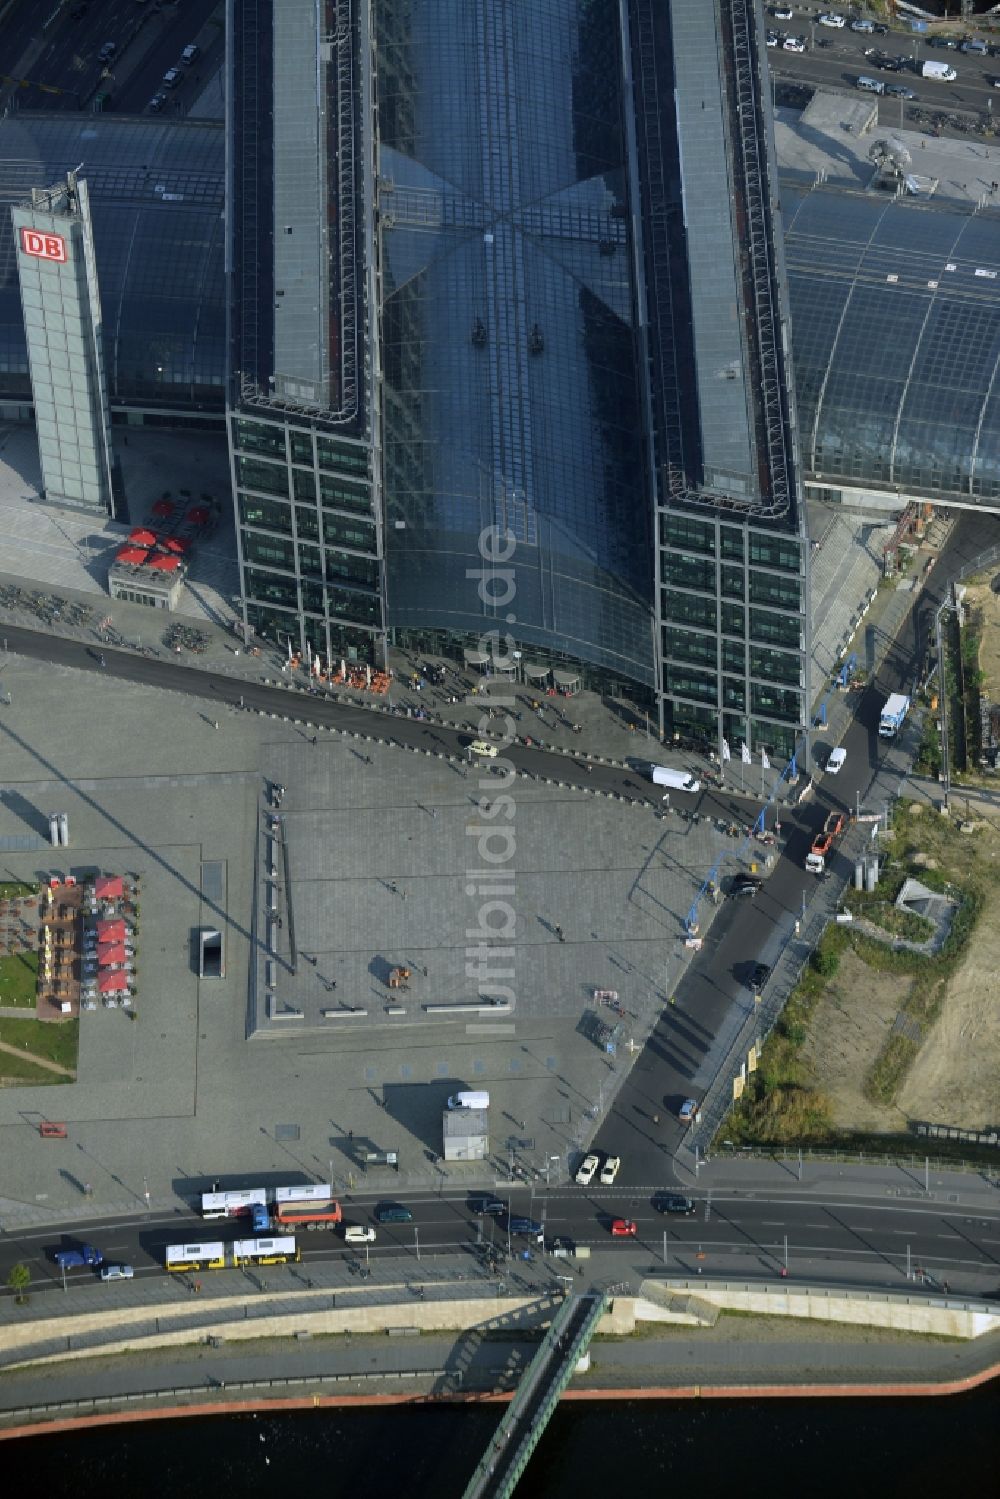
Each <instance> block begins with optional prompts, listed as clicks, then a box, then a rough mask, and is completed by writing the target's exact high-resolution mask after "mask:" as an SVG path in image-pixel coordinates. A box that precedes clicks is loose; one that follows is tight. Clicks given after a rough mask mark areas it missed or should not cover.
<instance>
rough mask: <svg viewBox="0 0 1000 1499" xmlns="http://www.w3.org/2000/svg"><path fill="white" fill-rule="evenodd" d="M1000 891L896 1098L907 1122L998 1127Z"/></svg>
mask: <svg viewBox="0 0 1000 1499" xmlns="http://www.w3.org/2000/svg"><path fill="white" fill-rule="evenodd" d="M998 974H1000V892H998V893H997V895H996V896H995V897H994V899H993V901H992V902H991V904H990V905H988V906H987V908H986V909H985V910H984V912H983V914H982V917H981V919H980V921H979V925H978V926H977V928H976V934H975V937H974V938H973V940H972V944H971V948H970V950H969V953H968V954H967V956H966V959H965V962H964V963H963V964H962V965H961V967H960V968H959V970H958V972H957V973H956V974H955V977H954V978H953V979H952V981H951V984H950V985H949V989H948V995H947V998H946V1000H945V1002H944V1006H943V1007H942V1010H941V1014H940V1015H939V1016H938V1019H937V1022H936V1024H935V1026H934V1028H933V1030H932V1031H931V1033H930V1035H929V1036H928V1037H927V1038H926V1040H925V1041H924V1044H923V1046H922V1047H921V1049H920V1053H919V1055H918V1056H917V1059H916V1061H915V1062H914V1064H913V1067H912V1068H911V1069H910V1073H909V1076H908V1077H907V1079H906V1081H905V1082H904V1084H903V1087H902V1089H901V1090H900V1095H899V1105H900V1107H901V1109H902V1110H903V1112H904V1113H905V1114H906V1116H907V1118H909V1119H929V1120H931V1121H932V1122H933V1123H935V1124H951V1125H957V1126H959V1127H960V1128H962V1129H985V1128H987V1127H988V1126H991V1125H997V1124H1000V980H998Z"/></svg>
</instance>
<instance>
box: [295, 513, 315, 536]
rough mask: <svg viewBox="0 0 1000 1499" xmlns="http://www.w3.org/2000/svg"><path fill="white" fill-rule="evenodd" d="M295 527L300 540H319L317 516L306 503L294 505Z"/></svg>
mask: <svg viewBox="0 0 1000 1499" xmlns="http://www.w3.org/2000/svg"><path fill="white" fill-rule="evenodd" d="M295 529H296V531H297V532H298V534H299V539H300V540H301V541H319V516H318V515H317V514H316V511H315V510H312V509H310V507H309V506H308V505H296V507H295Z"/></svg>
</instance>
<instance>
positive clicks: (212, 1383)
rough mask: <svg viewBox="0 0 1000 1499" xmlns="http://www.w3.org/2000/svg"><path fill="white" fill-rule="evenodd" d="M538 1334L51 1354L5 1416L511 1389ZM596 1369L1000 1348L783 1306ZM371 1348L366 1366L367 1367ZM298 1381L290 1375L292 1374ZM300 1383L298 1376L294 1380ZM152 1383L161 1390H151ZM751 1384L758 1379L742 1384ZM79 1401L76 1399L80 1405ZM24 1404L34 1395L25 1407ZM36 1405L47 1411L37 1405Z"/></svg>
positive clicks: (955, 1365)
mask: <svg viewBox="0 0 1000 1499" xmlns="http://www.w3.org/2000/svg"><path fill="white" fill-rule="evenodd" d="M536 1346H537V1345H536V1341H535V1340H534V1339H530V1340H528V1341H525V1339H523V1338H511V1337H509V1336H506V1335H505V1334H504V1332H503V1330H502V1329H497V1330H494V1331H488V1330H486V1331H485V1335H484V1330H483V1329H476V1330H472V1331H471V1332H470V1333H457V1334H454V1335H452V1334H446V1335H441V1334H423V1335H422V1336H420V1337H409V1338H404V1337H400V1338H389V1339H387V1338H384V1337H377V1338H376V1337H375V1336H374V1335H371V1336H364V1337H360V1336H356V1337H352V1336H350V1335H348V1336H347V1337H344V1338H327V1339H324V1340H323V1341H322V1343H321V1344H309V1343H306V1344H301V1343H295V1342H293V1341H292V1340H290V1339H273V1340H262V1341H260V1342H253V1343H248V1344H244V1345H242V1346H241V1347H240V1348H239V1349H236V1348H233V1347H226V1346H225V1345H223V1346H222V1347H213V1346H208V1345H206V1346H205V1347H203V1348H199V1349H198V1351H197V1352H195V1351H194V1350H193V1349H188V1348H178V1349H161V1350H155V1351H150V1352H149V1353H135V1354H129V1355H125V1354H120V1355H113V1356H109V1357H107V1358H104V1359H101V1360H99V1361H96V1362H94V1361H91V1362H88V1363H87V1365H86V1366H85V1367H82V1368H76V1369H74V1368H73V1367H71V1366H69V1365H65V1364H64V1365H56V1366H54V1367H52V1368H50V1369H48V1370H46V1371H44V1372H42V1371H38V1370H35V1371H32V1370H23V1371H13V1372H11V1373H10V1374H7V1375H3V1376H0V1403H2V1407H3V1412H2V1413H0V1420H3V1421H4V1423H5V1424H13V1423H16V1422H18V1421H20V1420H26V1421H30V1420H31V1419H32V1416H33V1417H34V1419H35V1420H36V1421H37V1420H39V1419H43V1418H44V1419H59V1418H66V1417H68V1416H70V1415H72V1414H74V1413H77V1414H79V1415H81V1416H85V1415H86V1414H87V1413H88V1412H89V1411H91V1410H93V1408H94V1405H95V1403H96V1402H97V1401H101V1402H102V1403H106V1402H107V1401H109V1400H121V1401H122V1402H123V1403H127V1405H128V1408H129V1409H130V1410H132V1411H136V1410H137V1409H141V1408H145V1409H151V1408H154V1407H156V1406H162V1405H163V1403H164V1401H166V1402H168V1403H169V1404H170V1405H174V1406H176V1405H178V1404H182V1405H184V1406H188V1405H192V1404H203V1403H212V1404H215V1405H217V1406H221V1407H223V1408H224V1407H225V1406H226V1405H243V1404H246V1403H249V1404H250V1405H251V1406H252V1407H254V1408H258V1409H259V1408H261V1407H262V1406H263V1405H265V1404H266V1403H267V1401H268V1400H279V1399H285V1400H287V1399H289V1398H292V1399H298V1400H300V1401H301V1403H302V1404H304V1405H310V1406H311V1405H313V1404H314V1402H315V1399H316V1397H317V1395H322V1396H325V1397H326V1398H328V1399H332V1400H334V1401H339V1400H343V1399H350V1398H351V1397H352V1396H353V1397H355V1398H357V1397H361V1398H362V1399H368V1400H372V1401H374V1400H375V1399H377V1398H378V1396H379V1395H380V1394H382V1395H385V1396H387V1397H390V1398H391V1397H392V1396H396V1397H397V1398H400V1399H406V1398H412V1397H414V1396H418V1395H425V1396H436V1397H438V1398H440V1399H449V1398H451V1399H454V1398H459V1399H461V1398H463V1397H465V1396H469V1395H474V1394H476V1393H477V1392H482V1393H490V1394H502V1393H505V1392H509V1391H511V1390H513V1389H514V1388H515V1387H516V1385H517V1383H518V1381H519V1379H520V1377H521V1373H522V1371H523V1369H524V1368H525V1367H526V1365H527V1364H528V1363H529V1362H530V1360H531V1358H532V1357H533V1355H534V1352H535V1348H536ZM590 1351H591V1368H590V1370H589V1371H588V1372H587V1373H586V1374H577V1375H574V1377H573V1380H572V1383H571V1385H570V1388H569V1391H568V1392H567V1394H568V1397H569V1398H570V1399H572V1398H574V1397H576V1398H582V1397H585V1396H586V1395H587V1394H588V1393H589V1394H591V1395H594V1394H597V1393H598V1392H601V1391H607V1392H609V1393H613V1392H614V1391H615V1390H616V1389H617V1390H621V1391H622V1392H623V1393H624V1392H626V1391H628V1392H629V1393H630V1396H631V1395H632V1394H633V1393H634V1392H635V1391H637V1390H642V1391H643V1392H644V1393H648V1394H650V1395H652V1396H654V1397H658V1396H669V1393H670V1391H671V1389H677V1390H678V1391H679V1392H680V1391H681V1390H683V1391H685V1392H690V1388H691V1386H692V1385H694V1386H699V1385H705V1386H709V1387H711V1386H713V1385H724V1386H726V1387H728V1389H729V1391H730V1392H731V1391H732V1388H733V1387H734V1386H736V1387H739V1386H750V1387H754V1386H756V1387H760V1386H765V1387H768V1388H769V1389H770V1390H772V1391H773V1390H774V1388H775V1387H776V1386H777V1387H780V1386H787V1387H788V1390H789V1393H790V1394H796V1395H801V1394H806V1393H808V1390H809V1386H811V1385H823V1386H826V1385H829V1384H831V1383H837V1384H845V1385H850V1384H857V1383H858V1382H859V1381H861V1380H863V1381H864V1382H865V1384H866V1385H869V1386H870V1385H873V1384H875V1385H878V1384H891V1385H893V1386H896V1387H897V1389H895V1390H894V1393H905V1391H900V1390H899V1389H898V1386H900V1385H903V1386H905V1385H907V1384H919V1385H921V1386H926V1385H927V1384H928V1383H932V1382H938V1381H952V1380H960V1379H963V1378H970V1377H974V1376H976V1375H978V1374H981V1373H982V1372H983V1371H986V1370H990V1369H992V1368H994V1367H995V1366H996V1364H997V1362H998V1360H1000V1335H996V1334H990V1335H987V1336H985V1337H983V1338H980V1339H978V1340H977V1341H976V1342H975V1343H968V1344H967V1343H961V1344H956V1343H951V1342H948V1341H945V1340H937V1339H933V1338H921V1337H916V1336H913V1335H910V1334H906V1333H897V1332H888V1331H882V1330H879V1329H872V1328H855V1327H841V1326H837V1325H832V1324H825V1323H824V1324H817V1323H806V1324H803V1323H800V1322H795V1323H794V1325H793V1324H792V1323H791V1322H790V1321H789V1320H788V1319H785V1318H767V1317H725V1316H723V1317H720V1319H719V1321H718V1322H717V1323H716V1324H715V1326H714V1327H711V1328H704V1329H701V1330H698V1331H697V1332H692V1330H691V1329H690V1328H686V1327H685V1328H669V1327H662V1326H661V1327H654V1326H650V1327H648V1328H647V1329H646V1330H645V1331H644V1333H643V1336H642V1337H630V1338H613V1337H596V1338H595V1339H594V1340H593V1342H592V1344H591V1349H590ZM373 1352H374V1355H375V1358H374V1367H373ZM293 1381H294V1382H296V1383H297V1384H299V1386H300V1388H299V1389H298V1390H296V1389H293V1388H289V1384H290V1383H291V1382H293ZM302 1384H305V1386H306V1387H305V1388H304V1389H303V1388H301V1385H302ZM158 1392H163V1393H162V1394H158ZM746 1393H747V1394H748V1395H753V1394H754V1393H755V1390H754V1389H753V1388H749V1389H747V1390H746ZM77 1402H79V1404H77ZM28 1408H34V1409H33V1411H32V1416H29V1415H28V1414H27V1409H28ZM43 1410H44V1417H43Z"/></svg>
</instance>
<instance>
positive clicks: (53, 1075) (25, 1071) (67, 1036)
mask: <svg viewBox="0 0 1000 1499" xmlns="http://www.w3.org/2000/svg"><path fill="white" fill-rule="evenodd" d="M0 1041H3V1042H4V1044H5V1045H6V1046H13V1047H16V1048H17V1051H18V1052H22V1051H23V1052H24V1053H25V1055H24V1056H23V1057H22V1056H19V1055H16V1054H14V1053H11V1052H9V1051H3V1050H0V1078H8V1079H14V1080H17V1081H30V1082H45V1083H58V1082H71V1081H72V1080H73V1079H72V1078H66V1077H64V1076H63V1075H62V1074H61V1073H58V1072H50V1071H49V1069H48V1068H47V1067H44V1068H41V1067H38V1066H36V1065H35V1064H34V1063H33V1062H32V1060H31V1058H32V1056H36V1057H45V1058H46V1059H47V1060H48V1061H50V1062H55V1063H57V1064H58V1065H59V1066H60V1067H68V1068H70V1070H71V1071H72V1073H73V1074H74V1076H75V1074H76V1065H77V1054H78V1052H79V1049H80V1022H79V1020H75V1019H74V1020H64V1021H62V1022H59V1021H44V1020H8V1019H3V1020H0Z"/></svg>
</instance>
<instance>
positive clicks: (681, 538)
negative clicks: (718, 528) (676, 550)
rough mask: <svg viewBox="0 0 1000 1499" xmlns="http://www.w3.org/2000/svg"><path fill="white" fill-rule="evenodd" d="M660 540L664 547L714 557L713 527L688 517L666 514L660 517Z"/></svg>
mask: <svg viewBox="0 0 1000 1499" xmlns="http://www.w3.org/2000/svg"><path fill="white" fill-rule="evenodd" d="M660 540H661V542H662V543H663V545H664V546H675V547H683V548H685V550H687V551H691V552H701V553H703V554H704V555H705V556H707V557H714V556H715V527H714V526H713V525H710V524H709V523H708V522H706V521H702V520H694V519H693V518H692V517H691V516H689V515H677V514H674V513H671V512H669V511H668V512H667V513H666V514H663V515H661V516H660Z"/></svg>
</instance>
